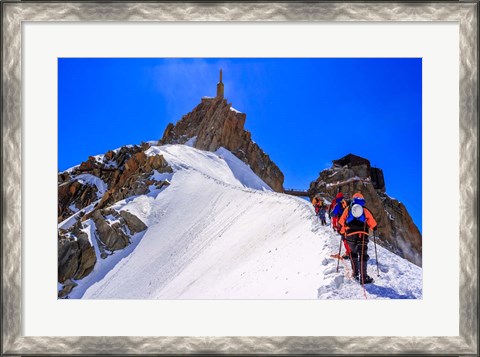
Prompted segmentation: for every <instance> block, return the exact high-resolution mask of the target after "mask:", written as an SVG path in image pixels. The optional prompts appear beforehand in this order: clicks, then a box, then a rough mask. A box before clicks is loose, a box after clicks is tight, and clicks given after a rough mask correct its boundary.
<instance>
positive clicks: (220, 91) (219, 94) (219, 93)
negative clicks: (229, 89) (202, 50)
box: [217, 68, 224, 98]
mask: <svg viewBox="0 0 480 357" xmlns="http://www.w3.org/2000/svg"><path fill="white" fill-rule="evenodd" d="M223 90H224V87H223V83H222V69H221V68H220V82H218V84H217V98H223Z"/></svg>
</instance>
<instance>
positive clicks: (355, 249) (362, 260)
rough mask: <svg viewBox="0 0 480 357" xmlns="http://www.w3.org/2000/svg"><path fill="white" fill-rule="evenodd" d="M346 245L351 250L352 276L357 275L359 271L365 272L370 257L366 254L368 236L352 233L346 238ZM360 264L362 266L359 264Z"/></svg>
mask: <svg viewBox="0 0 480 357" xmlns="http://www.w3.org/2000/svg"><path fill="white" fill-rule="evenodd" d="M346 239H347V243H348V246H349V247H350V250H351V260H350V263H351V264H352V270H353V274H354V276H358V274H359V273H362V275H363V274H365V275H366V274H367V262H368V259H370V257H369V256H368V254H367V252H368V236H367V235H366V234H353V235H351V236H348V237H347V238H346ZM361 265H362V266H361Z"/></svg>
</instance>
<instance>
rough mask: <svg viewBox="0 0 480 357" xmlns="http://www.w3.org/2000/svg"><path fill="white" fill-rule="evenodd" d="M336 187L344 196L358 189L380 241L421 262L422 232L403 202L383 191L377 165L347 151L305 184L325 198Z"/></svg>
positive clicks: (400, 254)
mask: <svg viewBox="0 0 480 357" xmlns="http://www.w3.org/2000/svg"><path fill="white" fill-rule="evenodd" d="M339 191H341V192H342V193H343V194H344V195H345V197H347V198H349V197H352V195H353V194H354V193H356V192H361V193H362V194H363V196H364V197H365V201H366V206H367V207H368V208H369V209H370V210H371V211H372V213H373V215H374V217H375V219H376V220H377V223H378V230H377V236H378V237H379V241H380V243H381V244H382V245H383V246H384V247H385V248H387V249H389V250H390V251H392V252H394V253H396V254H397V255H399V256H401V257H404V258H405V259H407V260H409V261H411V262H412V263H414V264H416V265H418V266H421V265H422V235H421V234H420V231H419V230H418V228H417V226H416V225H415V223H414V222H413V220H412V218H411V217H410V215H409V213H408V211H407V209H406V207H405V205H403V203H401V202H399V201H397V200H396V199H394V198H391V197H389V196H388V195H387V194H386V188H385V180H384V177H383V172H382V170H381V169H379V168H372V167H371V166H370V162H369V161H368V160H366V159H364V158H361V157H359V156H355V155H352V154H350V155H347V156H345V157H343V158H341V159H339V160H334V161H333V166H332V167H331V168H330V169H327V170H324V171H322V172H321V173H320V176H319V177H318V179H317V180H316V181H314V182H312V183H311V184H310V188H309V192H310V194H311V195H315V194H317V193H318V194H320V195H321V196H323V197H325V198H327V199H329V200H333V199H334V198H335V196H336V194H337V192H339Z"/></svg>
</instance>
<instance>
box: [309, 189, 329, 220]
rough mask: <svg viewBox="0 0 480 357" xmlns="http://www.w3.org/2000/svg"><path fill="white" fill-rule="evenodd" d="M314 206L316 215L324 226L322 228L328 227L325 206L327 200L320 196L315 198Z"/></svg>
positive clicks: (313, 200)
mask: <svg viewBox="0 0 480 357" xmlns="http://www.w3.org/2000/svg"><path fill="white" fill-rule="evenodd" d="M312 205H313V207H314V208H315V214H316V215H317V217H318V219H319V220H320V223H321V224H322V226H326V225H327V218H326V214H327V206H326V204H325V200H324V199H323V198H321V197H320V196H315V197H313V199H312Z"/></svg>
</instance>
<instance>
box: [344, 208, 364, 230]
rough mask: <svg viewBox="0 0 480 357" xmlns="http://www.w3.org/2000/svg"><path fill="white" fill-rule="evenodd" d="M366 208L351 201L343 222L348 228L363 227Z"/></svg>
mask: <svg viewBox="0 0 480 357" xmlns="http://www.w3.org/2000/svg"><path fill="white" fill-rule="evenodd" d="M366 209H367V208H366V207H363V206H361V205H359V204H358V203H354V202H352V203H351V204H350V207H349V210H348V215H347V219H346V220H345V223H346V224H347V225H348V227H349V228H350V229H365V210H366Z"/></svg>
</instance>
